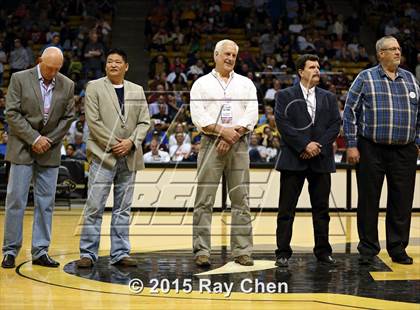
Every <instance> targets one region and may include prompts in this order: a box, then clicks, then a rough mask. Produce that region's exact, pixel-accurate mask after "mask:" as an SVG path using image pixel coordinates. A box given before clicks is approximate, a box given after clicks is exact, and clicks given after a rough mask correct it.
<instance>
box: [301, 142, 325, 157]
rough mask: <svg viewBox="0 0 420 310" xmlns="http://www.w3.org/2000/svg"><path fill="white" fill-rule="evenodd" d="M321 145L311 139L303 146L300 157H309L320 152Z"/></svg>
mask: <svg viewBox="0 0 420 310" xmlns="http://www.w3.org/2000/svg"><path fill="white" fill-rule="evenodd" d="M321 148H322V145H321V144H319V143H318V142H315V141H311V142H309V143H308V145H307V146H306V147H305V150H304V151H303V152H302V153H301V154H300V158H301V159H311V158H313V157H315V156H318V155H319V154H320V153H321Z"/></svg>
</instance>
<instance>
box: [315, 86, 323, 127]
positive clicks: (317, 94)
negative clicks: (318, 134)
mask: <svg viewBox="0 0 420 310" xmlns="http://www.w3.org/2000/svg"><path fill="white" fill-rule="evenodd" d="M323 99H324V96H323V95H321V92H320V91H319V89H318V87H315V100H316V110H315V123H316V122H317V121H318V120H319V118H320V117H321V110H322V100H323Z"/></svg>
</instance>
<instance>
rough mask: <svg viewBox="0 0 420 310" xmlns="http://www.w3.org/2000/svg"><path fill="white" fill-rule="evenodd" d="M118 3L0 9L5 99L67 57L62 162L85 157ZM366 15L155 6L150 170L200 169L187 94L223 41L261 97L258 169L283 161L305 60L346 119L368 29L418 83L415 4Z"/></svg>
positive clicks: (370, 7) (268, 6) (254, 141)
mask: <svg viewBox="0 0 420 310" xmlns="http://www.w3.org/2000/svg"><path fill="white" fill-rule="evenodd" d="M6 2H7V1H6ZM114 2H115V1H111V0H105V1H99V0H78V1H64V0H54V1H36V2H34V1H22V2H20V4H19V6H18V7H17V8H16V5H15V6H13V5H12V6H11V7H12V8H10V9H8V8H7V7H5V8H1V9H0V85H1V86H3V91H5V90H6V89H5V88H6V86H7V85H8V80H9V78H10V75H11V74H12V73H13V72H16V71H19V70H23V69H26V68H29V67H31V66H33V65H34V64H35V63H36V60H37V57H38V56H39V55H40V53H42V50H43V49H45V48H46V47H48V46H56V47H58V48H60V49H62V51H63V52H64V55H65V63H64V66H63V68H62V70H61V71H62V73H64V74H65V75H67V76H69V77H70V78H71V79H72V80H73V81H75V83H76V93H75V98H76V108H77V116H78V118H77V120H76V121H75V122H74V123H73V124H72V126H71V128H70V130H69V133H68V135H67V137H66V138H65V141H64V142H65V143H64V148H63V158H76V159H85V158H86V140H87V135H88V127H87V123H86V121H85V116H84V89H85V86H86V83H87V82H88V81H89V80H91V79H95V78H98V77H101V76H103V68H104V54H105V52H106V50H107V48H109V47H110V46H111V35H112V18H113V16H114V13H115V3H114ZM365 7H366V9H364V12H357V10H356V9H355V11H354V13H353V14H351V15H350V16H349V17H347V18H345V17H344V16H342V15H340V14H337V13H336V12H335V11H334V9H333V8H332V7H331V6H329V5H327V4H326V3H325V1H322V0H321V1H309V0H287V1H267V0H260V1H247V0H237V1H227V0H208V1H204V0H199V1H175V0H165V1H164V0H159V1H155V5H154V6H153V9H152V10H151V12H149V14H148V15H147V17H146V22H145V33H144V35H145V42H146V46H145V48H146V49H147V50H148V52H149V53H150V55H151V61H150V66H149V82H148V85H147V86H145V89H146V90H147V91H146V95H147V101H148V104H149V112H150V116H151V118H152V127H151V129H150V131H149V133H148V135H147V137H146V139H145V142H144V154H145V161H146V162H170V161H171V162H184V161H186V162H194V161H196V159H197V154H198V151H199V149H200V135H199V134H198V132H197V129H196V128H195V126H194V125H193V123H192V121H191V117H190V112H189V108H188V106H189V90H190V88H191V85H192V84H193V83H194V81H195V80H196V79H197V78H199V77H200V76H202V75H204V74H207V73H209V72H210V71H211V69H212V67H213V48H214V45H215V43H216V42H217V41H219V40H221V39H224V38H230V39H232V40H234V41H236V42H237V43H238V45H239V47H240V49H239V54H238V58H237V63H236V68H235V72H237V73H239V74H242V75H245V76H247V77H249V78H250V79H251V80H252V81H253V82H254V84H255V86H256V88H257V95H258V101H259V110H260V111H259V112H260V118H259V121H258V125H257V127H256V128H255V130H254V132H252V133H251V134H250V136H249V139H250V143H249V153H250V158H251V161H252V162H274V161H275V160H276V158H277V155H278V154H279V152H281V149H280V135H279V132H278V130H277V128H276V124H275V120H274V109H273V108H274V98H275V94H276V92H277V91H278V90H279V89H282V88H285V87H288V86H290V85H292V84H294V83H296V82H297V78H296V72H295V67H294V60H295V59H296V57H297V56H298V55H299V54H303V53H315V54H317V55H318V56H319V57H320V65H321V71H322V80H321V85H320V86H321V87H322V88H325V89H328V90H330V91H332V92H333V93H335V94H336V95H337V99H338V104H339V108H340V111H341V112H342V110H343V108H344V102H345V98H346V94H347V93H346V92H347V90H348V88H349V86H350V84H351V81H352V80H353V78H354V77H355V75H357V73H358V72H360V71H361V70H362V69H364V68H367V67H368V66H371V65H373V63H374V62H375V55H374V52H371V53H370V54H368V52H367V49H366V47H365V46H364V45H363V44H362V43H361V42H360V41H359V40H360V38H361V32H360V29H361V26H362V25H366V24H367V25H369V26H372V29H374V31H376V32H377V33H376V36H377V37H379V36H382V35H385V34H390V35H395V36H396V37H397V38H398V39H399V40H400V43H401V46H402V48H403V55H404V56H405V59H404V61H403V63H402V65H401V66H402V67H404V68H407V69H409V70H411V71H412V72H414V73H415V74H416V75H417V78H418V79H420V40H418V39H419V31H420V28H419V27H417V26H416V25H417V24H418V21H419V16H420V7H419V4H418V3H417V2H411V3H410V2H407V3H405V4H403V5H401V3H400V2H398V1H382V0H368V1H367V2H366V5H365ZM378 18H380V19H381V20H380V21H378ZM4 107H5V100H4V95H3V93H0V130H1V133H2V134H1V141H0V142H1V143H0V156H2V154H3V153H4V149H5V144H6V143H7V123H6V122H5V120H4ZM336 144H337V149H338V150H339V151H343V150H344V149H345V144H344V141H343V139H342V137H338V139H337V143H336Z"/></svg>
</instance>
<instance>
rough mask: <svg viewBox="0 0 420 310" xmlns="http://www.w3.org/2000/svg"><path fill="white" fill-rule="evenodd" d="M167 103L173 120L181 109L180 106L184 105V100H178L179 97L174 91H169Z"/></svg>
mask: <svg viewBox="0 0 420 310" xmlns="http://www.w3.org/2000/svg"><path fill="white" fill-rule="evenodd" d="M167 99H168V100H167V101H166V103H167V105H168V115H169V118H170V119H171V120H173V119H174V118H175V116H176V114H177V113H178V111H179V108H180V107H181V106H182V104H183V102H182V100H179V101H177V98H176V96H175V94H174V93H173V92H170V93H168V96H167Z"/></svg>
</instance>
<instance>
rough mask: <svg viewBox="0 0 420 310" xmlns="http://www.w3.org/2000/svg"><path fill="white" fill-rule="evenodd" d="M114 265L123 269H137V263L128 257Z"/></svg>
mask: <svg viewBox="0 0 420 310" xmlns="http://www.w3.org/2000/svg"><path fill="white" fill-rule="evenodd" d="M113 265H116V266H121V267H136V266H137V261H136V260H135V259H134V258H132V257H130V256H126V257H123V258H121V259H120V260H119V261H117V262H115V263H113Z"/></svg>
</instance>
